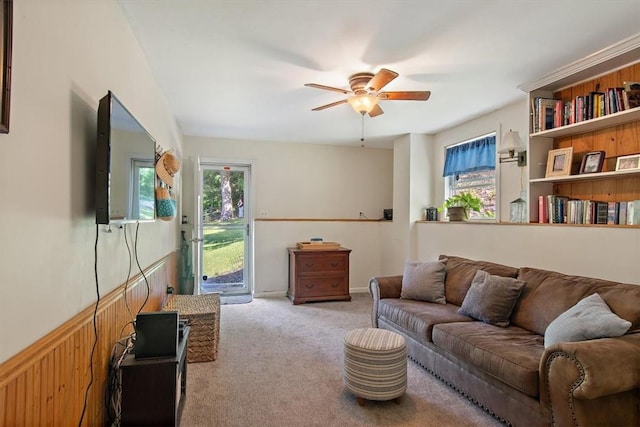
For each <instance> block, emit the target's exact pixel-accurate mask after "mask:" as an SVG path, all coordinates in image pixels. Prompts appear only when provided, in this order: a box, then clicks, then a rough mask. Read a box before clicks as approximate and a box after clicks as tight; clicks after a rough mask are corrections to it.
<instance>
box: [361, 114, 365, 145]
mask: <svg viewBox="0 0 640 427" xmlns="http://www.w3.org/2000/svg"><path fill="white" fill-rule="evenodd" d="M361 117H362V132H361V134H360V142H364V114H362V116H361ZM362 145H363V146H364V144H362Z"/></svg>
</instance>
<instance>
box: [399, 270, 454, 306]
mask: <svg viewBox="0 0 640 427" xmlns="http://www.w3.org/2000/svg"><path fill="white" fill-rule="evenodd" d="M445 273H446V260H444V261H432V262H420V261H407V262H405V264H404V273H403V275H402V290H401V291H400V297H401V298H405V299H413V300H419V301H428V302H435V303H438V304H446V302H447V300H446V299H445V297H444V276H445Z"/></svg>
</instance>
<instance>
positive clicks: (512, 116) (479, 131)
mask: <svg viewBox="0 0 640 427" xmlns="http://www.w3.org/2000/svg"><path fill="white" fill-rule="evenodd" d="M528 117H529V109H528V107H527V99H526V96H525V94H524V93H523V94H522V99H521V100H520V101H517V102H515V103H513V104H510V105H507V106H506V107H504V108H501V109H498V110H496V111H494V112H492V113H489V114H486V115H484V116H482V117H479V118H477V119H474V120H470V121H468V122H466V123H463V124H461V125H459V126H456V127H454V128H451V129H448V130H446V131H443V132H441V133H439V134H438V135H436V136H435V147H434V149H435V153H436V155H434V156H433V159H434V161H435V162H434V163H433V164H432V169H431V170H432V173H433V176H432V179H433V182H434V183H436V187H435V196H436V200H435V203H436V206H439V205H441V204H442V202H443V201H444V181H443V178H442V176H441V175H442V170H443V168H444V150H445V148H446V147H447V146H449V145H451V144H457V143H459V142H462V141H465V140H469V139H472V138H475V137H478V136H481V135H486V134H488V133H490V132H496V144H497V147H498V149H499V147H500V142H501V139H502V136H503V135H504V134H505V133H507V132H508V131H509V129H512V130H514V131H518V132H519V133H520V137H521V138H522V140H523V141H527V140H528V138H527V133H528V132H529V123H528ZM496 172H497V179H498V182H497V185H496V186H497V188H498V200H497V203H498V206H499V212H498V214H499V216H498V219H499V220H503V221H508V220H509V203H510V202H511V201H512V200H515V199H517V198H518V196H519V195H520V182H521V174H522V183H523V185H524V189H525V190H526V189H527V180H528V179H529V178H528V176H529V175H528V172H527V168H520V167H518V166H517V164H516V163H515V162H512V163H499V164H497V165H496Z"/></svg>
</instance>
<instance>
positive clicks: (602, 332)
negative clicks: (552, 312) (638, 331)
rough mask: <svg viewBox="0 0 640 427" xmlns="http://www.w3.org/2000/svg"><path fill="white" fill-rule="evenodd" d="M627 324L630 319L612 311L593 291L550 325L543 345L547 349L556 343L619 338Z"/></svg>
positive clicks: (624, 331) (629, 324)
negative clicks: (622, 317) (627, 319)
mask: <svg viewBox="0 0 640 427" xmlns="http://www.w3.org/2000/svg"><path fill="white" fill-rule="evenodd" d="M630 327H631V322H629V321H626V320H624V319H621V318H620V317H618V316H616V315H615V314H613V313H612V312H611V309H610V308H609V306H608V305H607V303H606V302H604V301H603V300H602V298H601V297H600V295H598V294H592V295H589V296H588V297H586V298H584V299H583V300H581V301H580V302H578V303H577V304H576V305H574V306H573V307H571V308H570V309H569V310H567V311H565V312H564V313H562V314H561V315H560V316H558V317H557V318H556V319H555V320H554V321H553V322H551V323H550V324H549V326H548V327H547V330H546V331H545V333H544V346H545V348H546V347H550V346H552V345H553V344H556V343H559V342H574V341H584V340H590V339H594V338H607V337H619V336H621V335H624V334H625V333H626V332H627V331H628V330H629V328H630Z"/></svg>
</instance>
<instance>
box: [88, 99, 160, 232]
mask: <svg viewBox="0 0 640 427" xmlns="http://www.w3.org/2000/svg"><path fill="white" fill-rule="evenodd" d="M155 152H156V142H155V140H154V139H153V137H152V136H151V135H150V134H149V133H148V132H147V131H146V130H145V129H144V127H142V125H141V124H140V123H139V122H138V120H136V118H135V117H134V116H133V115H132V114H131V113H130V112H129V110H127V109H126V108H125V106H124V105H122V103H121V102H120V101H119V100H118V98H116V96H115V95H114V94H113V93H112V92H111V91H109V92H108V93H107V95H105V96H104V97H103V98H102V99H101V100H100V103H99V105H98V139H97V148H96V224H122V223H135V222H149V221H154V220H155V218H156V200H155V184H156V173H155Z"/></svg>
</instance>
